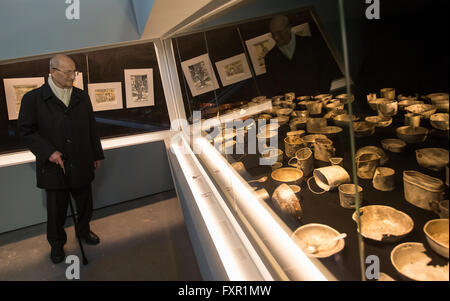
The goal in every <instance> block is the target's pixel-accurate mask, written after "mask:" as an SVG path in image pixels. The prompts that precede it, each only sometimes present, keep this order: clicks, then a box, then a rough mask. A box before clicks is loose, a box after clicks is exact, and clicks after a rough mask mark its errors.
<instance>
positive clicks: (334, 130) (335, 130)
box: [309, 126, 343, 137]
mask: <svg viewBox="0 0 450 301" xmlns="http://www.w3.org/2000/svg"><path fill="white" fill-rule="evenodd" d="M342 130H343V129H342V128H341V127H338V126H326V127H323V128H318V129H312V130H310V131H309V133H311V134H323V135H327V136H328V137H334V136H335V135H337V134H339V133H340V132H342Z"/></svg>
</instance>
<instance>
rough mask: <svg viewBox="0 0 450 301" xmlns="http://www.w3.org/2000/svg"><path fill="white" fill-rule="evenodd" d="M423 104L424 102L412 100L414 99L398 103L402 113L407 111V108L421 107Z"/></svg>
mask: <svg viewBox="0 0 450 301" xmlns="http://www.w3.org/2000/svg"><path fill="white" fill-rule="evenodd" d="M420 104H423V101H421V100H412V99H405V100H401V101H399V102H398V108H399V110H401V111H405V110H406V107H409V106H412V105H420Z"/></svg>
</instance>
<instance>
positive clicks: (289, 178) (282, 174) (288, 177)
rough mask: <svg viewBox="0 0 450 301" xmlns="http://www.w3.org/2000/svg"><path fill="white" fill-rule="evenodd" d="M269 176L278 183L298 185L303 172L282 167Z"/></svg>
mask: <svg viewBox="0 0 450 301" xmlns="http://www.w3.org/2000/svg"><path fill="white" fill-rule="evenodd" d="M270 176H271V177H272V179H273V180H274V181H276V182H279V183H287V184H295V185H299V184H300V183H301V181H302V178H303V172H302V171H301V170H300V169H297V168H293V167H282V168H278V169H276V170H274V171H272V173H271V175H270Z"/></svg>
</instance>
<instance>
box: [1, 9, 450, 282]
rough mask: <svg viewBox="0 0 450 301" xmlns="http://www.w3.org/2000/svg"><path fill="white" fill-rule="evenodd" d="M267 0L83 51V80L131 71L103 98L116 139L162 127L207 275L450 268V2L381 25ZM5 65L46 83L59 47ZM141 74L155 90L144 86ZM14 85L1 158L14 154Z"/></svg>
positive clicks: (404, 272) (335, 275)
mask: <svg viewBox="0 0 450 301" xmlns="http://www.w3.org/2000/svg"><path fill="white" fill-rule="evenodd" d="M231 2H233V1H231ZM237 2H240V1H237ZM258 2H261V1H242V3H240V5H234V4H235V3H233V5H231V4H230V6H229V7H227V8H224V9H219V10H218V12H214V11H213V12H210V13H209V14H208V15H207V16H206V15H205V16H201V17H200V18H198V20H195V21H192V20H190V19H189V18H187V20H182V21H183V22H179V24H181V25H179V24H177V25H176V26H175V25H174V27H173V28H170V30H168V31H167V32H166V34H164V36H161V37H159V38H158V39H154V40H151V41H138V42H133V43H130V45H126V46H124V45H119V46H117V47H113V46H111V47H105V48H101V49H88V50H86V51H76V52H73V53H71V55H72V56H73V58H74V60H75V62H76V63H77V66H80V69H79V71H81V72H82V78H83V82H84V87H85V88H87V89H89V87H88V84H100V83H103V84H105V83H117V82H121V83H122V85H121V86H120V88H118V87H117V86H113V85H109V86H98V87H97V90H99V92H98V94H101V95H105V93H102V92H101V91H105V90H108V89H109V90H111V91H112V90H114V91H116V92H114V93H119V91H120V93H121V94H122V95H123V101H122V99H121V101H120V105H122V107H121V106H120V105H119V106H118V107H114V106H113V104H110V105H111V106H108V107H107V108H105V109H104V110H102V109H101V103H102V102H107V103H108V102H110V101H109V100H110V99H109V98H108V97H106V96H105V97H106V98H104V97H103V98H102V97H100V100H99V103H98V104H99V105H100V109H99V110H98V111H96V112H95V115H96V117H97V123H98V126H99V130H100V133H101V136H102V138H108V137H117V136H122V135H130V134H137V133H143V132H153V131H161V136H158V137H157V138H152V139H157V140H158V141H164V143H165V147H166V150H167V157H168V159H169V164H170V169H171V175H172V179H173V182H174V186H175V189H176V190H177V196H178V199H179V201H180V204H181V207H182V209H183V214H184V217H185V221H186V225H187V228H188V231H189V235H190V238H191V241H192V245H193V248H194V250H195V253H196V258H197V260H198V262H199V266H200V270H201V271H202V276H203V277H204V279H205V280H292V281H300V280H410V279H414V280H448V266H449V265H448V183H449V181H448V167H449V156H448V149H449V142H448V139H449V120H448V114H449V112H448V111H449V98H448V95H449V94H448V90H449V89H448V82H449V78H448V63H449V60H448V41H447V40H446V39H448V38H447V37H448V33H447V30H448V29H447V26H445V25H446V24H444V23H445V22H444V21H443V20H446V16H443V15H440V17H435V15H436V14H444V13H443V12H446V11H447V10H446V9H448V3H447V2H448V1H447V2H444V1H436V2H435V1H433V3H434V4H433V5H431V4H425V3H426V2H425V1H419V2H420V5H417V6H415V7H412V6H411V7H409V6H405V8H407V10H406V11H404V10H403V7H402V5H404V2H402V1H398V2H399V3H400V4H392V3H389V4H388V3H386V5H385V3H383V6H382V10H381V13H380V15H381V18H380V19H375V20H373V19H370V18H369V17H367V14H366V11H367V9H368V5H367V4H365V3H364V2H362V1H360V2H362V3H356V1H345V2H344V1H334V2H333V3H332V4H330V3H329V2H328V1H317V2H315V3H314V4H312V5H311V6H301V5H300V6H301V7H296V8H294V9H288V10H287V9H286V10H284V11H281V9H279V8H274V7H272V8H270V6H268V7H269V8H268V7H266V6H264V5H262V4H261V3H258ZM266 2H267V3H268V2H271V3H273V1H266ZM292 2H295V1H292ZM325 2H326V3H325ZM391 2H392V1H391ZM395 2H397V1H395ZM343 4H345V7H344V6H343ZM260 5H261V6H260ZM295 5H298V4H297V3H296V4H295ZM237 12H239V14H236V13H237ZM279 14H281V15H284V16H285V17H286V18H287V19H288V20H289V25H290V26H288V25H287V24H286V23H283V22H285V20H286V19H284V18H281V19H278V21H277V22H278V23H277V22H275V21H273V22H272V20H273V18H274V17H275V16H276V15H279ZM411 15H413V16H414V18H411ZM236 16H237V17H236ZM217 20H220V22H219V21H218V22H214V21H217ZM230 20H231V21H230ZM416 20H423V22H416ZM190 22H192V23H193V25H191V24H190ZM421 26H423V28H425V29H426V30H425V32H427V33H428V35H418V34H417V32H419V31H421V30H423V28H422V27H421ZM277 27H278V29H277ZM435 28H442V30H435ZM286 29H288V30H287V31H286ZM444 29H445V30H444ZM271 31H272V32H274V34H272V33H271ZM277 32H278V33H277ZM283 34H284V35H285V37H286V34H287V36H289V37H290V39H288V40H289V42H288V43H287V44H284V45H281V46H280V47H279V46H278V45H277V41H278V40H279V37H277V38H276V39H275V35H281V36H282V35H283ZM294 41H295V42H294ZM278 43H281V42H278ZM288 57H289V59H288ZM1 67H2V68H1V69H0V77H1V78H2V79H3V78H15V77H17V78H29V77H42V76H46V74H47V70H48V58H47V57H45V58H42V59H35V60H26V61H23V62H15V63H13V64H2V66H1ZM136 69H140V70H139V71H136ZM149 70H152V71H149ZM126 71H128V72H126ZM130 72H131V73H130ZM127 77H129V78H133V82H138V81H139V82H141V81H145V80H147V83H148V80H150V79H151V82H152V84H153V87H152V89H149V88H148V86H147V89H145V88H144V89H142V87H145V83H142V84H139V85H134V84H133V85H132V86H134V88H133V89H131V90H132V92H131V94H130V93H129V91H130V89H128V88H127V86H128V85H129V83H128V81H127ZM34 80H36V79H34ZM39 80H40V79H39ZM8 84H10V83H8ZM26 84H27V85H36V83H35V82H33V80H32V81H31V82H27V83H26ZM5 85H6V82H4V81H1V82H0V90H1V91H2V92H1V93H3V90H5V94H1V95H0V98H4V99H5V100H6V102H5V104H6V106H0V115H1V116H0V117H1V118H0V139H1V140H0V142H1V143H0V152H14V151H18V150H21V144H20V142H19V138H18V136H17V135H16V133H15V126H16V125H15V121H14V119H15V118H13V117H11V116H10V114H8V106H9V107H11V106H12V107H14V106H15V105H17V103H14V99H13V98H12V99H13V100H12V102H11V101H10V102H8V101H7V98H8V95H6V93H7V91H6V89H4V88H6V87H5ZM92 87H93V88H95V86H92ZM150 90H153V91H152V92H154V94H153V99H150V98H149V95H148V94H147V97H146V98H147V100H149V101H150V103H152V104H151V105H145V106H139V105H136V106H134V105H133V97H137V99H135V101H134V102H135V103H136V102H139V99H140V98H141V96H142V95H141V93H146V92H149V91H150ZM21 91H22V90H20V87H19V90H17V91H16V92H17V93H19V94H20V93H21ZM22 92H23V91H22ZM133 93H134V94H133ZM106 94H107V95H109V94H108V93H106ZM133 95H134V96H133ZM3 96H4V97H3ZM92 96H93V98H96V93H95V92H94V94H92ZM9 98H11V97H9ZM151 100H153V102H152V101H151ZM129 102H130V103H129ZM130 104H131V105H130ZM116 105H117V103H116ZM99 121H100V122H99ZM169 127H170V128H171V131H165V130H167V129H169ZM155 134H158V133H155ZM136 136H139V135H136ZM156 136H157V135H155V137H156ZM125 139H126V138H125ZM152 141H153V140H152ZM146 142H148V140H146ZM120 143H122V141H121V142H120ZM138 143H143V142H142V141H141V142H136V141H135V140H134V136H131V137H130V139H129V141H127V142H126V145H127V146H128V145H134V144H138ZM153 150H154V152H160V151H159V149H156V150H155V148H153ZM146 154H147V153H146ZM13 155H14V154H13ZM124 156H125V155H124ZM127 158H128V157H127ZM153 158H154V155H153V154H152V157H151V158H149V160H153ZM27 160H28V159H27ZM139 160H140V159H139ZM31 161H32V159H29V161H27V162H31ZM8 164H9V163H8ZM126 164H128V162H127V163H126ZM135 164H139V162H135ZM160 169H161V170H162V169H163V168H162V167H161V168H160ZM114 171H115V172H117V170H114ZM152 172H153V171H152ZM153 174H154V176H155V177H156V178H158V177H162V176H161V174H162V172H161V171H160V170H157V171H156V172H154V173H153ZM145 185H147V184H145ZM113 186H114V184H111V187H113Z"/></svg>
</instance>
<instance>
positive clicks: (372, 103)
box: [367, 98, 389, 111]
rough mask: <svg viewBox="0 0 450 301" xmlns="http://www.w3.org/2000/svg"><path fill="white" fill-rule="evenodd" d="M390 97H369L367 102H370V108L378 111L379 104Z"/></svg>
mask: <svg viewBox="0 0 450 301" xmlns="http://www.w3.org/2000/svg"><path fill="white" fill-rule="evenodd" d="M387 100H389V99H387V98H375V99H368V100H367V103H368V104H369V106H370V108H371V109H372V110H374V111H378V104H380V103H382V102H384V101H387Z"/></svg>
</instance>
